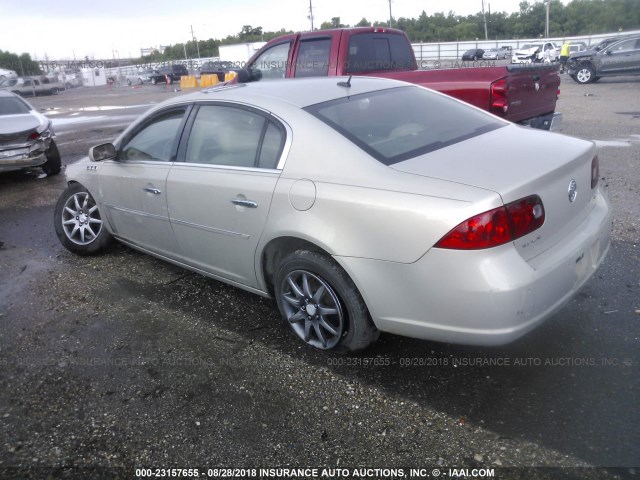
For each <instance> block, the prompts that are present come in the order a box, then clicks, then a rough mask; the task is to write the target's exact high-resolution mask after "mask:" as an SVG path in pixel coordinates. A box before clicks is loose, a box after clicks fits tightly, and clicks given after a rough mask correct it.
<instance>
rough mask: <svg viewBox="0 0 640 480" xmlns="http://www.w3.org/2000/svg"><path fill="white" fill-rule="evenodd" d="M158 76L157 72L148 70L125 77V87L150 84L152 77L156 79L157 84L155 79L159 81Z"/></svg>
mask: <svg viewBox="0 0 640 480" xmlns="http://www.w3.org/2000/svg"><path fill="white" fill-rule="evenodd" d="M160 76H161V74H160V72H158V71H157V70H153V69H151V68H148V69H146V70H143V71H141V72H138V73H136V74H134V75H127V85H129V86H131V85H142V84H144V83H151V82H152V78H153V77H155V78H156V82H157V79H159V78H160ZM154 85H155V83H154Z"/></svg>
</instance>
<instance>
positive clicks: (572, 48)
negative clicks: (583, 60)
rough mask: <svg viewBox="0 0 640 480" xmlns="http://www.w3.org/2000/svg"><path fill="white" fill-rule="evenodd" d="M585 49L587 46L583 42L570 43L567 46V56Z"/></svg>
mask: <svg viewBox="0 0 640 480" xmlns="http://www.w3.org/2000/svg"><path fill="white" fill-rule="evenodd" d="M586 49H587V44H586V43H584V42H572V43H571V44H570V45H569V55H571V54H572V53H578V52H583V51H584V50H586Z"/></svg>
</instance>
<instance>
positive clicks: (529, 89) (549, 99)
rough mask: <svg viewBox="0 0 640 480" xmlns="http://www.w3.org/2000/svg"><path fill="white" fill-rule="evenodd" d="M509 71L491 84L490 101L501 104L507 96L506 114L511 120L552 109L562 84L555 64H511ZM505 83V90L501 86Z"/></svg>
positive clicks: (497, 104)
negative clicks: (502, 90)
mask: <svg viewBox="0 0 640 480" xmlns="http://www.w3.org/2000/svg"><path fill="white" fill-rule="evenodd" d="M506 69H507V71H508V72H509V75H507V76H506V78H505V79H503V80H498V81H497V82H494V83H493V84H492V85H491V103H492V107H493V108H500V104H501V98H502V96H503V95H504V96H505V97H506V102H505V103H504V106H506V108H507V110H506V112H505V115H504V117H505V118H506V119H507V120H510V121H512V122H518V121H520V120H526V119H528V118H533V117H537V116H539V115H544V114H545V113H550V112H553V111H554V109H555V105H556V99H557V96H558V88H559V87H560V76H559V75H558V72H557V70H556V67H555V66H538V65H536V66H534V67H532V66H530V65H510V66H508V67H506ZM503 87H504V89H505V91H504V93H503V92H501V91H500V90H501V89H502V88H503Z"/></svg>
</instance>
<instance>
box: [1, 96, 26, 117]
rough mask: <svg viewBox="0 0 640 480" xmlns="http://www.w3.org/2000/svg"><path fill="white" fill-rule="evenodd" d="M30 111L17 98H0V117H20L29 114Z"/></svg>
mask: <svg viewBox="0 0 640 480" xmlns="http://www.w3.org/2000/svg"><path fill="white" fill-rule="evenodd" d="M30 110H31V109H30V108H29V106H28V105H27V104H26V103H24V102H23V101H22V100H20V99H19V98H15V97H0V115H20V114H23V113H29V111H30Z"/></svg>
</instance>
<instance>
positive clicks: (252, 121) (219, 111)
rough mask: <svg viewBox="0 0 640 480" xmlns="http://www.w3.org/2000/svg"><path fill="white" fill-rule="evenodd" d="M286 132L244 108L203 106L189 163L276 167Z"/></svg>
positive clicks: (194, 129) (189, 147)
mask: <svg viewBox="0 0 640 480" xmlns="http://www.w3.org/2000/svg"><path fill="white" fill-rule="evenodd" d="M283 144H284V133H283V132H282V131H281V130H280V128H278V127H277V126H276V125H275V124H274V123H273V122H272V121H270V120H267V118H265V117H264V116H262V115H260V114H258V113H255V112H253V111H249V110H246V109H243V108H236V107H227V106H222V105H203V106H201V107H200V108H199V109H198V113H197V116H196V118H195V121H194V123H193V127H192V129H191V134H190V136H189V141H188V143H187V151H186V155H185V162H186V163H200V164H205V165H222V166H233V167H245V168H276V166H277V164H278V160H279V158H280V154H281V152H282V146H283Z"/></svg>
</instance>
